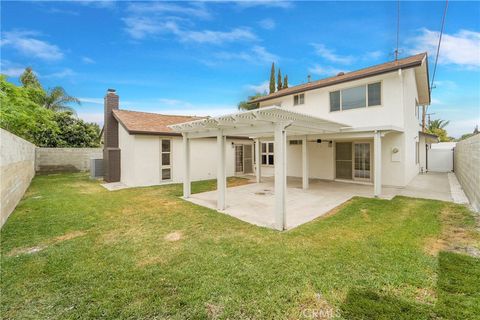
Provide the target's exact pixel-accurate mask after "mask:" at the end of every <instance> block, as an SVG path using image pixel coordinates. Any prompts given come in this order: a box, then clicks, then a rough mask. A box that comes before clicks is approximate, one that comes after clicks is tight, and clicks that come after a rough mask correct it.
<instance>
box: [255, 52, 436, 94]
mask: <svg viewBox="0 0 480 320" xmlns="http://www.w3.org/2000/svg"><path fill="white" fill-rule="evenodd" d="M422 61H423V60H420V61H414V62H410V63H408V64H405V65H402V66H394V67H390V68H388V69H385V70H381V71H372V72H369V73H367V74H362V75H358V76H354V77H352V78H349V79H339V80H337V81H332V82H330V83H328V84H324V85H317V86H315V85H312V86H311V87H309V88H299V89H297V90H292V91H289V92H286V93H284V94H278V95H275V96H272V97H269V96H265V97H259V98H256V99H254V100H250V101H248V103H249V104H252V103H259V102H263V101H268V100H273V99H277V98H281V97H285V96H288V95H291V94H296V93H300V92H306V91H310V90H315V89H320V88H325V87H330V86H333V85H336V84H339V83H344V82H350V81H355V80H359V79H365V78H369V77H374V76H378V75H381V74H385V73H390V72H394V71H397V70H399V69H410V68H416V67H418V66H421V65H422ZM427 72H428V67H427ZM280 92H281V91H280Z"/></svg>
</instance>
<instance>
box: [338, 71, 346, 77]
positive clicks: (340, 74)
mask: <svg viewBox="0 0 480 320" xmlns="http://www.w3.org/2000/svg"><path fill="white" fill-rule="evenodd" d="M344 74H345V72H343V71H341V72H339V73H338V74H337V77H339V76H343V75H344Z"/></svg>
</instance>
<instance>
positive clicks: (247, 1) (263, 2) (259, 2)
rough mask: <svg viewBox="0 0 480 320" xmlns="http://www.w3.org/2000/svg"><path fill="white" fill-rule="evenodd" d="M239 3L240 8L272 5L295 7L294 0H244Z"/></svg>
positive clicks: (285, 7)
mask: <svg viewBox="0 0 480 320" xmlns="http://www.w3.org/2000/svg"><path fill="white" fill-rule="evenodd" d="M237 5H238V6H239V7H240V8H253V7H270V8H282V9H289V8H291V7H293V2H292V1H279V0H256V1H251V0H244V1H237Z"/></svg>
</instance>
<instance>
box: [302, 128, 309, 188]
mask: <svg viewBox="0 0 480 320" xmlns="http://www.w3.org/2000/svg"><path fill="white" fill-rule="evenodd" d="M308 170H309V168H308V148H307V136H304V137H303V138H302V188H303V190H307V189H308Z"/></svg>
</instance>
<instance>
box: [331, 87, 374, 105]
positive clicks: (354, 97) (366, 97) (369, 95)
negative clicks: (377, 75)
mask: <svg viewBox="0 0 480 320" xmlns="http://www.w3.org/2000/svg"><path fill="white" fill-rule="evenodd" d="M381 104H382V83H381V82H375V83H371V84H368V85H363V86H358V87H353V88H348V89H343V90H337V91H333V92H330V111H340V110H350V109H358V108H365V107H367V106H368V107H373V106H379V105H381Z"/></svg>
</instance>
